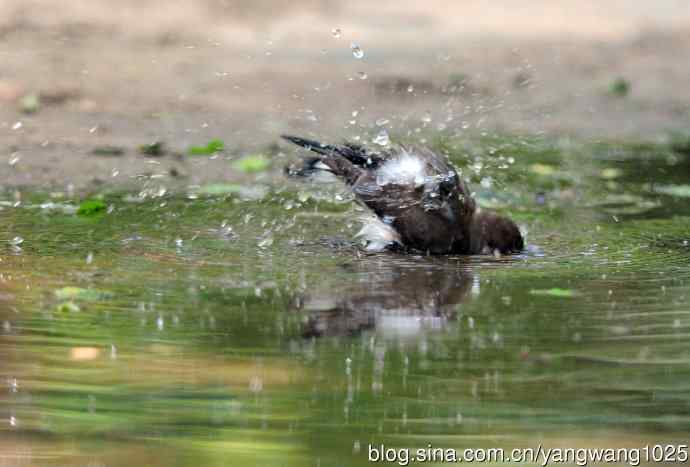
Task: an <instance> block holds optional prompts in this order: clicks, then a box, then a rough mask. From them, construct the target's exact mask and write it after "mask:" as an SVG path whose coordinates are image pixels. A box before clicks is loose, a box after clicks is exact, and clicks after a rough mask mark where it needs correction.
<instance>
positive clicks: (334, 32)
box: [331, 28, 343, 39]
mask: <svg viewBox="0 0 690 467" xmlns="http://www.w3.org/2000/svg"><path fill="white" fill-rule="evenodd" d="M331 35H332V36H333V37H335V38H336V39H340V37H341V36H342V35H343V31H341V30H340V28H333V29H331Z"/></svg>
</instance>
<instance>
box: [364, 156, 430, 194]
mask: <svg viewBox="0 0 690 467" xmlns="http://www.w3.org/2000/svg"><path fill="white" fill-rule="evenodd" d="M426 177H427V173H426V166H425V164H424V161H423V160H422V159H420V158H419V157H417V156H416V155H414V154H410V153H409V152H407V151H402V152H400V154H399V155H398V157H396V158H395V159H391V160H388V161H386V163H384V164H383V165H382V166H381V168H380V169H379V170H378V172H377V174H376V182H377V183H378V184H379V185H388V184H391V183H394V184H397V185H406V184H410V183H414V185H415V186H420V185H423V184H424V183H425V182H426Z"/></svg>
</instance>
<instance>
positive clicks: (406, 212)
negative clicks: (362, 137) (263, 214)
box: [282, 135, 524, 254]
mask: <svg viewBox="0 0 690 467" xmlns="http://www.w3.org/2000/svg"><path fill="white" fill-rule="evenodd" d="M282 137H283V138H284V139H286V140H288V141H290V142H292V143H294V144H296V145H298V146H301V147H303V148H306V149H309V150H310V151H313V152H315V153H317V154H318V155H319V157H318V158H312V159H310V160H309V161H308V162H307V164H308V165H309V166H312V167H313V166H314V165H315V164H316V163H317V162H321V163H323V164H324V165H325V166H326V167H327V168H328V170H329V171H331V172H333V174H335V175H336V176H338V177H339V178H341V179H342V180H343V181H344V182H345V183H346V184H347V185H348V186H349V187H350V188H351V189H352V192H353V193H354V195H355V197H356V198H357V200H359V201H360V202H361V203H363V204H364V205H366V206H367V207H369V209H371V210H372V211H373V213H374V214H375V215H376V217H375V218H373V217H372V220H371V221H370V222H367V223H365V225H364V227H363V228H362V230H361V231H360V232H359V234H358V235H359V236H362V237H364V238H365V239H366V240H367V249H368V250H381V249H385V248H398V249H403V250H410V251H420V252H423V253H428V254H479V253H495V252H499V253H501V254H507V253H513V252H519V251H520V250H522V249H523V248H524V241H523V239H522V235H521V234H520V230H519V229H518V227H517V226H516V225H515V223H514V222H513V221H512V220H510V219H508V218H507V217H502V216H499V215H497V214H494V213H489V212H484V211H481V210H480V209H478V208H477V205H476V203H475V201H474V199H473V198H472V195H471V193H470V191H469V189H468V188H467V184H466V183H465V182H464V181H463V180H462V179H461V178H460V177H459V176H458V174H457V172H456V171H455V168H454V167H453V166H452V165H451V163H450V162H449V161H448V159H447V158H446V157H442V156H439V155H438V154H436V153H434V152H433V151H431V150H430V149H427V148H424V147H413V146H403V145H396V146H392V147H391V148H390V149H387V150H384V151H381V152H371V151H369V150H367V149H366V148H364V147H363V146H360V145H358V144H353V143H344V144H343V145H330V144H321V143H319V142H317V141H312V140H309V139H305V138H300V137H297V136H288V135H283V136H282Z"/></svg>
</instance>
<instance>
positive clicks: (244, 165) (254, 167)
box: [232, 154, 271, 173]
mask: <svg viewBox="0 0 690 467" xmlns="http://www.w3.org/2000/svg"><path fill="white" fill-rule="evenodd" d="M232 166H233V168H235V169H236V170H240V171H242V172H244V173H257V172H263V171H264V170H266V169H268V168H269V167H270V166H271V160H270V159H268V158H267V157H265V156H263V155H262V154H252V155H249V156H245V157H243V158H242V159H238V160H236V161H235V162H233V164H232Z"/></svg>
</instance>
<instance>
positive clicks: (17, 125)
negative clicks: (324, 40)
mask: <svg viewBox="0 0 690 467" xmlns="http://www.w3.org/2000/svg"><path fill="white" fill-rule="evenodd" d="M353 53H354V51H353ZM22 125H23V123H22V122H17V123H15V124H14V125H12V129H13V130H18V129H20V128H21V127H22Z"/></svg>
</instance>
